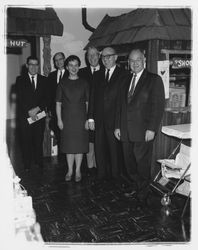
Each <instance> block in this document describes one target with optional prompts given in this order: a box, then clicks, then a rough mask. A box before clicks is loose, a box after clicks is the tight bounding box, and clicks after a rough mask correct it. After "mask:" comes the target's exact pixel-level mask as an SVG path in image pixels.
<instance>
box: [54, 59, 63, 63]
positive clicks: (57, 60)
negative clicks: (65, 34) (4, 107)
mask: <svg viewBox="0 0 198 250" xmlns="http://www.w3.org/2000/svg"><path fill="white" fill-rule="evenodd" d="M62 60H64V58H59V59H55V60H54V61H55V62H59V61H62Z"/></svg>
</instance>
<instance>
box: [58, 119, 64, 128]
mask: <svg viewBox="0 0 198 250" xmlns="http://www.w3.org/2000/svg"><path fill="white" fill-rule="evenodd" d="M58 127H59V129H60V130H62V129H63V121H62V120H58Z"/></svg>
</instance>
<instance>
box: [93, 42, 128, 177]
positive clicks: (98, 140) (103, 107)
mask: <svg viewBox="0 0 198 250" xmlns="http://www.w3.org/2000/svg"><path fill="white" fill-rule="evenodd" d="M117 57H118V56H117V54H116V51H115V50H114V49H113V48H111V47H107V48H104V49H103V50H102V62H103V64H104V66H105V69H104V70H103V71H102V72H99V73H98V74H97V73H96V74H97V75H96V78H95V81H94V85H93V88H92V91H91V96H90V104H89V120H88V121H89V128H90V129H91V130H93V129H95V154H96V164H97V169H98V178H99V179H105V178H106V177H107V178H115V179H118V178H119V177H120V169H119V167H120V166H119V154H120V151H119V150H120V149H119V146H120V145H119V142H118V141H117V140H116V138H115V137H114V126H115V111H116V99H117V94H118V90H119V85H120V83H121V82H122V81H123V76H124V75H125V73H126V72H125V71H124V70H123V69H121V68H120V67H118V66H117V65H116V60H117Z"/></svg>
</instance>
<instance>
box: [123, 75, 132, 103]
mask: <svg viewBox="0 0 198 250" xmlns="http://www.w3.org/2000/svg"><path fill="white" fill-rule="evenodd" d="M131 79H132V74H129V75H128V76H127V78H126V84H125V85H124V86H125V91H124V93H125V100H126V101H127V102H128V91H129V86H130V84H131Z"/></svg>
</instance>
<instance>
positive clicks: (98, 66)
mask: <svg viewBox="0 0 198 250" xmlns="http://www.w3.org/2000/svg"><path fill="white" fill-rule="evenodd" d="M90 68H91V73H92V74H93V73H94V71H98V70H100V64H98V65H97V66H96V67H93V66H91V65H90ZM94 69H95V70H94Z"/></svg>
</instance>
